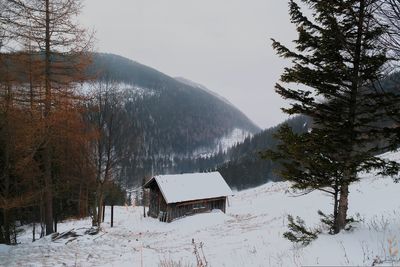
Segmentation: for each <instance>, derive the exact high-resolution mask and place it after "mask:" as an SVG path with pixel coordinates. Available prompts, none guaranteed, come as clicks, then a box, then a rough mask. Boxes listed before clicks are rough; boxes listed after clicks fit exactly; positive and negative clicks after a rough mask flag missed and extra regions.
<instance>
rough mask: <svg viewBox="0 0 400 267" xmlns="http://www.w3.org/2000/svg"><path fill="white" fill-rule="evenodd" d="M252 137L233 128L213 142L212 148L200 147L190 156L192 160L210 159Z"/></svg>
mask: <svg viewBox="0 0 400 267" xmlns="http://www.w3.org/2000/svg"><path fill="white" fill-rule="evenodd" d="M249 136H253V134H252V133H250V132H249V131H246V130H243V129H239V128H235V129H233V130H232V132H230V133H229V134H227V135H224V136H222V137H221V138H217V139H215V140H214V146H211V147H200V148H198V149H196V150H195V151H194V152H193V154H192V156H193V157H194V158H199V157H200V158H207V157H212V156H214V155H215V154H217V153H218V152H226V151H227V150H228V149H229V148H231V147H232V146H234V145H236V144H239V143H242V142H243V141H244V140H245V139H246V138H247V137H249Z"/></svg>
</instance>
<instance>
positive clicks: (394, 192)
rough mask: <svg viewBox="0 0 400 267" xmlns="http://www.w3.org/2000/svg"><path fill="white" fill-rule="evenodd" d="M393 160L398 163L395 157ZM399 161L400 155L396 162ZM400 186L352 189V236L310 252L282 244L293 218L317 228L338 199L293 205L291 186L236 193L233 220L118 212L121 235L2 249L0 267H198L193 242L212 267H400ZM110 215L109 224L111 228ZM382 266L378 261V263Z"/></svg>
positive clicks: (107, 232)
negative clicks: (163, 266)
mask: <svg viewBox="0 0 400 267" xmlns="http://www.w3.org/2000/svg"><path fill="white" fill-rule="evenodd" d="M392 156H393V155H392ZM394 156H396V157H397V158H400V154H395V155H394ZM399 195H400V184H395V183H393V181H392V179H391V178H383V177H378V176H375V175H372V174H366V175H363V179H362V181H361V182H359V183H356V184H354V185H352V186H351V188H350V210H349V214H350V215H351V216H355V217H357V218H360V219H361V222H359V223H357V224H355V225H354V227H355V228H354V229H353V230H352V231H351V232H343V233H340V234H338V235H336V236H331V235H328V234H321V235H320V237H319V238H318V239H317V240H316V241H314V242H313V243H312V244H311V245H310V246H308V247H305V248H302V247H296V246H293V244H291V243H290V242H289V241H287V240H286V239H284V238H282V234H283V232H285V231H286V230H287V219H286V217H287V216H286V215H287V214H292V215H294V216H300V217H302V218H303V219H304V220H305V221H306V224H307V225H308V226H317V225H318V224H319V218H318V215H317V210H318V209H321V210H322V211H324V212H330V211H331V205H330V202H331V199H330V197H328V196H327V195H325V194H324V193H321V192H313V193H311V194H309V195H305V196H301V197H294V196H293V194H292V193H290V190H289V184H288V183H285V182H280V183H269V184H266V185H263V186H260V187H257V188H254V189H249V190H246V191H242V192H237V193H236V195H235V196H234V197H231V198H229V207H228V209H227V214H223V213H221V212H212V213H208V214H201V215H196V216H191V217H186V218H183V219H180V220H177V221H174V222H172V223H169V224H168V223H162V222H159V221H157V220H155V219H152V218H143V217H142V214H143V209H142V208H141V207H117V208H116V214H115V220H116V223H115V225H114V228H110V225H109V223H108V222H106V223H105V224H104V228H103V230H102V232H101V233H99V234H98V235H95V236H89V235H83V236H81V237H78V238H77V239H76V240H73V241H71V242H69V243H68V244H65V243H66V242H67V240H65V239H61V240H59V241H57V242H52V241H51V240H50V238H48V237H46V238H44V239H41V240H39V241H36V242H34V243H31V242H30V239H31V233H30V229H28V228H27V229H26V230H27V231H26V232H25V234H23V235H22V236H21V237H20V241H21V242H22V244H21V245H18V246H13V247H7V246H0V265H1V266H159V264H160V262H162V261H169V260H172V261H175V262H181V264H182V265H177V266H195V262H196V260H195V256H194V255H193V246H192V244H191V242H192V239H194V240H195V242H198V243H199V242H203V244H204V253H205V256H206V258H207V261H208V262H209V264H210V266H213V267H218V266H304V265H307V266H310V265H312V266H318V265H319V266H326V265H329V266H333V265H334V266H350V265H351V266H371V265H372V264H373V262H374V261H377V260H378V259H379V260H380V261H381V262H382V263H381V265H382V266H399V265H400V253H399V250H398V249H399V246H400V244H399V241H400V198H399ZM108 216H109V211H107V214H106V221H108V220H109V217H108ZM89 226H90V220H89V219H86V220H78V221H76V220H71V221H67V222H64V223H62V224H60V225H59V230H60V231H66V230H70V229H72V228H74V229H75V230H76V231H77V232H78V233H83V232H84V231H85V229H87V228H88V227H89ZM379 260H378V261H379Z"/></svg>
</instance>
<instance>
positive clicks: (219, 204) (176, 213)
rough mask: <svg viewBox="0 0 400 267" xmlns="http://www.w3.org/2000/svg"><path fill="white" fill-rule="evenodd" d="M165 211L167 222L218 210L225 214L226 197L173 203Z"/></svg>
mask: <svg viewBox="0 0 400 267" xmlns="http://www.w3.org/2000/svg"><path fill="white" fill-rule="evenodd" d="M167 209H168V210H167V218H166V220H167V221H168V222H170V221H172V220H174V219H177V218H180V217H184V216H188V215H193V214H197V213H204V212H209V211H212V210H213V209H219V210H221V211H223V212H224V213H225V212H226V197H223V198H216V199H204V200H196V201H189V202H181V203H173V204H169V205H168V208H167Z"/></svg>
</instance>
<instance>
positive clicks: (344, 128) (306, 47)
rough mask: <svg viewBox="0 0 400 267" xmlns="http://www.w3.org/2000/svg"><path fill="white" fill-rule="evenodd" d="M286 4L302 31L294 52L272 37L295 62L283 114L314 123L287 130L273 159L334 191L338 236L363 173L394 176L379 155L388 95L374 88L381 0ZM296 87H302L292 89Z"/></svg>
mask: <svg viewBox="0 0 400 267" xmlns="http://www.w3.org/2000/svg"><path fill="white" fill-rule="evenodd" d="M301 2H302V3H303V5H304V6H307V7H309V9H310V10H311V14H312V15H311V17H310V18H308V17H307V16H306V15H304V14H303V12H302V10H301V8H300V6H299V5H298V4H297V3H296V2H295V1H294V0H291V1H290V2H289V8H290V16H291V21H292V23H294V24H295V25H296V26H297V32H298V38H297V40H295V44H296V47H295V49H294V50H290V49H288V48H287V47H286V46H284V45H283V44H281V43H279V42H278V41H275V40H273V48H274V49H275V50H276V51H277V53H278V55H279V56H281V57H283V58H288V59H291V60H292V63H293V65H292V66H291V67H288V68H286V69H285V71H284V73H283V74H282V76H281V82H283V83H286V84H287V85H285V86H284V85H282V84H281V83H278V84H277V85H276V91H277V93H279V94H280V95H281V96H282V97H283V98H285V99H288V100H290V101H291V103H290V107H288V108H284V109H283V110H284V112H286V113H288V114H290V115H292V114H303V115H307V116H309V117H310V118H312V120H313V127H312V130H310V131H309V132H308V133H304V134H295V133H293V132H292V130H291V129H290V128H288V127H286V128H282V129H281V131H280V132H279V133H278V138H279V139H280V140H281V142H282V143H281V145H280V146H279V148H278V150H277V151H275V152H273V151H269V152H268V153H266V155H264V156H267V157H269V158H272V159H275V160H281V161H282V168H281V171H280V175H281V176H282V177H283V178H284V179H287V180H291V181H293V182H294V187H295V188H299V189H307V190H314V189H320V190H326V188H329V192H331V193H332V194H333V196H334V199H335V205H334V207H335V208H334V226H333V233H338V232H339V231H340V230H342V229H344V228H345V226H346V223H347V210H348V194H349V189H348V187H349V185H350V184H351V183H352V182H355V181H357V180H358V179H359V178H358V176H357V173H358V172H360V171H370V170H371V169H380V170H384V171H387V172H389V171H395V170H396V168H395V167H396V164H395V163H394V162H389V161H385V160H383V159H380V158H379V157H376V156H375V155H377V153H378V152H379V151H380V150H381V149H382V148H381V147H379V146H378V145H376V140H377V138H380V137H381V134H382V131H381V130H380V129H379V127H377V126H376V125H377V124H376V123H377V122H378V121H380V120H384V119H385V118H386V117H385V112H384V111H383V109H382V105H384V104H385V103H384V102H385V101H387V102H390V101H393V99H392V98H390V97H386V95H385V92H382V91H379V90H373V89H372V85H373V84H374V83H375V82H376V81H378V80H379V79H381V78H382V75H383V70H384V67H385V65H386V63H387V62H388V60H389V59H388V57H387V55H386V51H385V50H384V49H380V47H379V40H380V38H381V36H382V35H383V34H384V33H385V31H386V30H387V27H385V26H382V25H381V24H380V23H378V22H377V20H376V17H375V15H374V10H375V9H376V5H377V4H378V1H377V0H341V1H321V0H301ZM293 84H297V85H301V86H298V87H297V88H291V87H290V86H293Z"/></svg>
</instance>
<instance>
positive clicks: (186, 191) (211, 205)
mask: <svg viewBox="0 0 400 267" xmlns="http://www.w3.org/2000/svg"><path fill="white" fill-rule="evenodd" d="M144 187H145V188H147V189H150V204H149V213H148V214H149V216H151V217H154V218H159V220H160V221H164V222H171V221H172V220H174V219H176V218H180V217H183V216H186V215H192V214H196V213H203V212H208V211H211V210H213V209H220V210H222V211H223V212H225V211H226V200H227V197H228V196H231V195H233V194H232V190H231V189H230V187H229V186H228V184H227V183H226V182H225V180H224V178H223V177H222V176H221V174H220V173H219V172H209V173H187V174H177V175H161V176H156V177H153V178H151V179H150V180H149V181H148V182H147V183H146V184H145V185H144Z"/></svg>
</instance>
